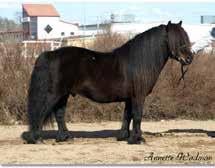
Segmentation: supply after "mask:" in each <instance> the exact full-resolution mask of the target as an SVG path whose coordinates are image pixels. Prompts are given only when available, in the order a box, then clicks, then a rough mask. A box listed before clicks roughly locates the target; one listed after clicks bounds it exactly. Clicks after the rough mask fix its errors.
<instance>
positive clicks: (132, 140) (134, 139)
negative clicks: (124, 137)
mask: <svg viewBox="0 0 215 168" xmlns="http://www.w3.org/2000/svg"><path fill="white" fill-rule="evenodd" d="M145 142H146V141H145V139H144V138H143V137H142V133H141V131H138V132H134V131H132V132H131V135H130V137H129V138H128V144H144V143H145Z"/></svg>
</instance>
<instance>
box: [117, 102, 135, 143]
mask: <svg viewBox="0 0 215 168" xmlns="http://www.w3.org/2000/svg"><path fill="white" fill-rule="evenodd" d="M131 110H132V108H131V101H130V99H129V100H127V101H126V102H125V110H124V115H123V121H122V128H121V129H120V131H119V134H118V135H117V140H118V141H123V140H127V139H128V137H129V126H130V122H131V119H132V111H131Z"/></svg>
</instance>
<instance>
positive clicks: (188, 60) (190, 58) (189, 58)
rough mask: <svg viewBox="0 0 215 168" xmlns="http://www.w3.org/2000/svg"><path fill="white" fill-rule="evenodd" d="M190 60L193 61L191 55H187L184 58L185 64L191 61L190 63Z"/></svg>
mask: <svg viewBox="0 0 215 168" xmlns="http://www.w3.org/2000/svg"><path fill="white" fill-rule="evenodd" d="M192 61H193V55H189V56H188V57H187V58H186V60H185V62H186V65H189V64H191V63H192Z"/></svg>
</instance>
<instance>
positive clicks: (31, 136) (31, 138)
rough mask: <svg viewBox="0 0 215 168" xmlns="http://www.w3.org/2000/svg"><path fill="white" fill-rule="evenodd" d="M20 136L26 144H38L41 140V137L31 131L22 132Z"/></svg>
mask: <svg viewBox="0 0 215 168" xmlns="http://www.w3.org/2000/svg"><path fill="white" fill-rule="evenodd" d="M21 137H22V139H23V140H25V141H26V142H27V144H39V143H41V142H42V139H41V138H40V137H39V136H38V135H36V134H35V133H33V132H23V133H22V135H21Z"/></svg>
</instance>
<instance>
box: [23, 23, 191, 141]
mask: <svg viewBox="0 0 215 168" xmlns="http://www.w3.org/2000/svg"><path fill="white" fill-rule="evenodd" d="M181 24H182V22H181V21H180V22H179V23H178V24H172V23H171V22H169V23H168V24H167V25H160V26H158V27H154V28H152V29H150V30H148V31H145V32H143V33H141V34H139V35H137V36H136V37H134V38H133V39H132V40H130V41H128V42H127V43H125V44H124V45H122V46H121V47H119V48H117V49H115V50H113V51H112V52H109V53H101V52H95V51H91V50H88V49H85V48H79V47H64V48H60V49H57V50H55V51H48V52H44V53H42V54H41V55H40V56H39V58H38V59H37V61H36V63H35V66H34V69H33V72H32V76H31V82H30V87H29V94H28V119H29V131H30V132H27V133H23V135H22V137H23V138H24V139H25V140H26V141H27V142H28V143H37V142H38V141H39V140H40V139H41V131H42V127H43V125H44V124H45V123H46V122H47V121H48V119H49V118H50V117H51V116H52V115H53V114H54V115H55V118H56V121H57V124H58V129H59V130H58V135H57V138H56V140H57V141H64V140H66V139H67V138H69V136H70V135H69V134H70V133H69V132H68V130H67V128H66V124H65V121H64V114H65V109H66V104H67V99H68V97H69V95H72V96H75V95H76V94H79V95H82V96H85V97H87V98H89V99H91V100H94V101H96V102H100V103H109V102H125V111H124V117H123V122H122V128H121V130H120V131H119V134H118V137H117V139H118V140H127V141H128V143H130V144H139V143H141V142H144V139H143V138H142V135H141V119H142V113H143V105H144V100H145V98H146V96H147V95H148V94H149V93H150V92H151V91H152V89H153V86H154V85H155V83H156V80H157V79H158V76H159V74H160V72H161V70H162V69H163V67H164V65H165V63H166V62H167V60H168V58H173V59H175V60H177V61H179V62H180V63H181V64H182V65H188V64H190V63H191V62H192V58H193V57H192V53H191V46H190V41H189V38H188V35H187V33H186V32H185V30H184V29H183V28H182V27H181ZM132 119H133V129H132V131H131V132H129V125H130V122H131V120H132Z"/></svg>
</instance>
